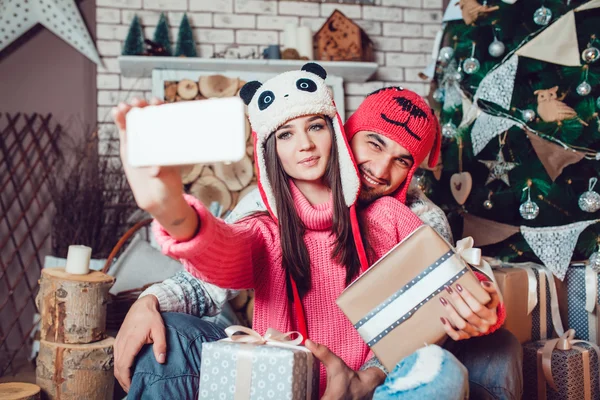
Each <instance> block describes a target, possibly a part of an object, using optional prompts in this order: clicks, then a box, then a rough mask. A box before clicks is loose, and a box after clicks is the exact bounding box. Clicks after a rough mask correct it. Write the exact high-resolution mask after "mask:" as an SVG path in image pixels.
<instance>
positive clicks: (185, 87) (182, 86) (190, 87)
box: [177, 79, 198, 100]
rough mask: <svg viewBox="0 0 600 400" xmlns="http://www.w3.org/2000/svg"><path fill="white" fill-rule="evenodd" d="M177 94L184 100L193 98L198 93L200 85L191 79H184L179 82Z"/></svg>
mask: <svg viewBox="0 0 600 400" xmlns="http://www.w3.org/2000/svg"><path fill="white" fill-rule="evenodd" d="M177 94H179V96H181V98H182V99H184V100H192V99H194V97H196V95H197V94H198V85H196V82H194V81H192V80H191V79H184V80H182V81H179V83H178V84H177Z"/></svg>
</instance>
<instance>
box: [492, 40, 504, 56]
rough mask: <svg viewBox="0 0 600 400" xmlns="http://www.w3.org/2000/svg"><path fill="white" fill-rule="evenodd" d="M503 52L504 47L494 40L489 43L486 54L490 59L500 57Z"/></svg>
mask: <svg viewBox="0 0 600 400" xmlns="http://www.w3.org/2000/svg"><path fill="white" fill-rule="evenodd" d="M505 50H506V46H505V45H504V43H502V42H501V41H499V40H498V39H494V41H493V42H492V43H490V45H489V47H488V52H489V53H490V56H492V57H500V56H501V55H502V54H504V51H505Z"/></svg>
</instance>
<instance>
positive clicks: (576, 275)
mask: <svg viewBox="0 0 600 400" xmlns="http://www.w3.org/2000/svg"><path fill="white" fill-rule="evenodd" d="M599 284H600V282H599V279H598V274H597V273H596V272H594V271H593V270H592V269H591V268H590V267H589V266H587V263H585V262H576V263H572V264H571V265H570V266H569V269H567V274H566V276H565V285H566V287H567V304H568V317H567V319H566V320H567V326H568V327H569V328H572V329H575V332H576V338H577V339H582V340H588V341H590V342H594V343H596V344H598V343H600V318H598V313H599V312H600V307H599V306H598V291H599V290H600V286H599Z"/></svg>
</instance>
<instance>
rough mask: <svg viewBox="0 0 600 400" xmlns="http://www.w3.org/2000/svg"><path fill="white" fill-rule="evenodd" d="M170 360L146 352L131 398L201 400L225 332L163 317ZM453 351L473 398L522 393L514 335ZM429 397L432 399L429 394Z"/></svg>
mask: <svg viewBox="0 0 600 400" xmlns="http://www.w3.org/2000/svg"><path fill="white" fill-rule="evenodd" d="M162 317H163V320H164V322H165V327H166V335H167V337H166V339H167V361H166V363H165V364H159V363H157V362H156V360H155V358H154V354H153V353H152V347H151V346H150V345H146V346H144V347H143V348H142V350H141V351H140V353H139V354H138V357H137V359H136V363H135V365H134V367H133V371H132V381H131V387H130V390H129V394H128V396H127V398H128V400H133V399H142V398H143V399H190V400H193V399H197V398H198V386H199V383H200V361H201V353H202V343H203V342H213V341H216V340H219V339H222V338H223V337H224V336H225V335H224V333H223V330H222V329H220V328H218V327H217V326H215V325H214V324H212V323H210V322H207V321H204V320H202V319H200V318H198V317H195V316H192V315H187V314H180V313H163V314H162ZM446 348H447V350H448V351H449V352H450V353H452V354H454V356H455V357H456V358H457V359H458V360H460V362H462V363H463V364H464V366H465V367H466V368H467V370H468V371H469V384H470V385H469V386H470V391H471V398H472V399H499V400H500V399H519V398H520V396H521V392H522V378H521V346H520V345H519V343H518V342H517V340H516V339H515V338H514V336H512V334H510V333H508V332H507V331H504V330H500V331H498V332H496V333H494V334H493V335H489V336H485V337H482V338H475V339H470V340H468V341H463V342H456V343H455V342H452V343H449V344H448V345H447V346H446ZM426 397H427V396H426Z"/></svg>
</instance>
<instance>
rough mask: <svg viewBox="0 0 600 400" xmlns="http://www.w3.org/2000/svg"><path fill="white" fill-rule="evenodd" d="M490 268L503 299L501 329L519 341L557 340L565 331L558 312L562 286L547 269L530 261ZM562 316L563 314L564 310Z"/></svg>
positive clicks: (563, 290)
mask: <svg viewBox="0 0 600 400" xmlns="http://www.w3.org/2000/svg"><path fill="white" fill-rule="evenodd" d="M492 265H493V267H494V276H495V277H496V281H497V284H498V287H499V289H500V291H501V292H502V294H503V296H504V307H505V309H506V320H505V322H504V325H503V326H504V328H505V329H507V330H509V331H510V332H512V333H513V334H514V335H515V336H516V337H517V339H519V342H521V343H526V342H530V341H532V340H542V339H548V338H552V337H558V336H560V335H562V334H563V333H564V332H565V331H564V328H563V324H562V318H561V309H560V308H561V307H560V304H561V301H560V299H562V298H564V297H565V286H564V285H563V284H562V283H561V282H560V281H559V280H558V279H555V278H554V276H553V275H552V272H551V271H550V270H548V269H547V268H545V267H544V266H542V265H539V264H534V263H531V262H529V263H512V264H508V263H499V262H497V263H492ZM562 303H563V304H564V303H565V302H564V301H562ZM562 314H563V315H566V311H563V313H562Z"/></svg>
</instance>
